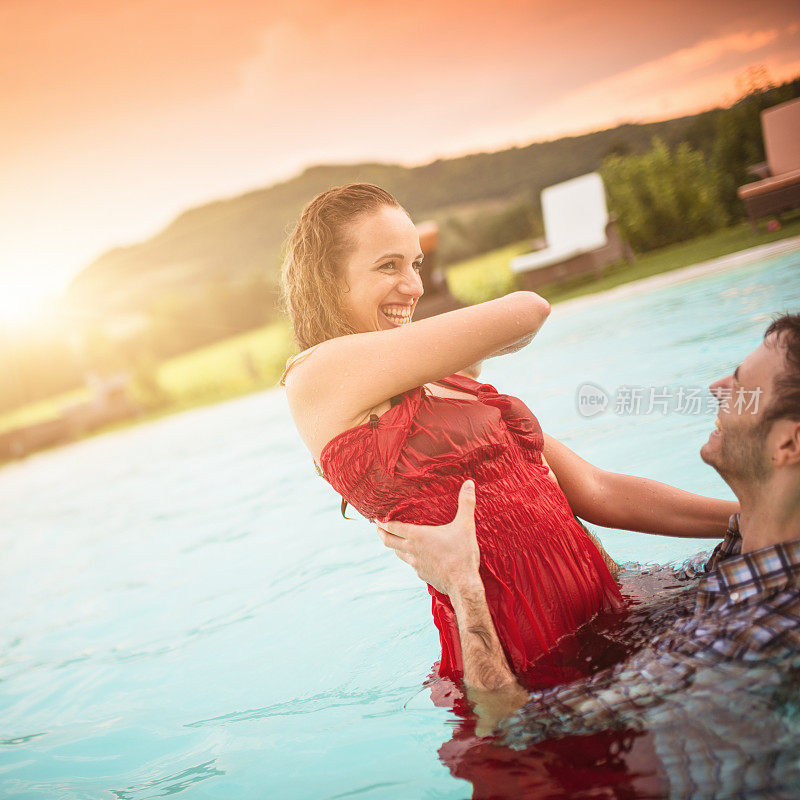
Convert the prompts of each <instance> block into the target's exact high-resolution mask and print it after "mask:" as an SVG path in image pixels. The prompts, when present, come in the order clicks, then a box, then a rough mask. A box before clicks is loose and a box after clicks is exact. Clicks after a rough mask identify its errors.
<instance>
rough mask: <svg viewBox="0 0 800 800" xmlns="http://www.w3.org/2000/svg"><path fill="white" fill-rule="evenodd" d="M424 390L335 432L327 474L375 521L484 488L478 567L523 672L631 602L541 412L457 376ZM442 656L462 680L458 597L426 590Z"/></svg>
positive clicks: (427, 520) (415, 516)
mask: <svg viewBox="0 0 800 800" xmlns="http://www.w3.org/2000/svg"><path fill="white" fill-rule="evenodd" d="M438 383H439V384H441V385H443V386H446V387H449V388H452V389H456V390H458V391H460V392H465V393H467V394H469V395H472V396H473V397H474V399H472V398H470V397H465V398H460V397H459V398H453V397H441V396H437V395H433V394H431V393H430V392H429V391H427V390H426V389H425V387H418V388H416V389H412V390H411V391H409V392H406V393H404V394H403V395H400V397H399V398H398V402H397V404H396V405H393V406H392V407H391V408H390V409H389V410H388V411H386V412H385V413H384V414H382V415H381V416H380V417H378V416H376V415H372V417H371V419H370V421H369V422H367V423H365V424H364V425H359V426H358V427H355V428H351V429H349V430H347V431H345V432H344V433H341V434H339V435H338V436H336V437H334V438H333V439H332V440H331V441H330V442H329V443H328V444H327V445H326V446H325V448H324V449H323V451H322V453H321V455H320V467H321V469H322V474H323V475H324V477H325V479H326V480H327V481H328V482H329V483H330V484H331V486H333V488H334V489H335V490H336V491H337V492H338V493H339V494H340V495H341V496H342V497H343V498H344V499H345V500H347V502H348V503H350V504H351V505H352V506H353V507H354V508H355V509H356V510H357V511H358V512H359V513H361V514H362V515H363V516H365V517H367V518H369V519H376V520H378V521H388V520H399V521H401V522H411V523H415V524H419V525H442V524H445V523H447V522H450V521H451V520H452V519H453V517H454V516H455V513H456V509H457V507H458V493H459V489H460V488H461V484H462V483H463V482H464V481H465V480H466V479H467V478H472V479H474V481H475V484H476V498H477V503H476V509H475V523H476V532H477V539H478V546H479V548H480V555H481V564H480V574H481V578H482V580H483V585H484V587H485V590H486V600H487V604H488V606H489V611H490V613H491V616H492V620H493V621H494V625H495V628H496V629H497V634H498V637H499V639H500V642H501V644H502V646H503V649H504V651H505V654H506V656H507V658H508V661H509V663H510V665H511V666H512V668H513V670H514V672H515V673H517V674H518V675H519V674H524V673H525V672H526V671H527V670H529V669H530V668H531V667H533V666H534V662H535V661H536V660H537V659H539V658H540V657H541V656H542V655H543V654H545V653H547V652H548V651H550V650H551V649H552V648H553V647H554V646H555V645H556V644H557V642H558V641H559V639H561V638H562V637H564V636H566V635H567V634H570V633H573V632H574V631H575V630H576V629H577V628H579V627H580V626H581V625H582V624H584V623H585V622H587V621H588V620H590V619H591V618H592V617H593V616H594V615H595V614H597V613H598V612H600V611H603V610H615V609H617V608H619V607H620V606H621V605H622V600H621V596H620V592H619V588H618V586H617V584H616V582H615V581H614V579H613V577H612V576H611V573H610V572H609V571H608V568H607V567H606V565H605V563H604V561H603V558H602V556H601V555H600V553H599V552H598V550H597V548H596V547H595V546H594V544H593V543H592V541H591V540H590V539H589V537H588V535H587V534H586V532H585V531H584V530H583V528H582V527H581V525H580V524H579V523H578V522H577V520H576V519H575V517H574V516H573V514H572V512H571V510H570V507H569V504H568V503H567V499H566V497H565V496H564V493H563V492H562V491H561V488H560V487H559V486H558V484H557V483H556V482H555V481H554V480H553V479H552V478H551V477H550V475H549V471H548V468H547V467H546V466H545V464H544V463H543V461H542V447H543V444H544V438H543V435H542V429H541V427H540V425H539V422H538V420H537V419H536V417H535V416H534V415H533V413H532V412H531V411H530V409H528V407H527V406H526V405H525V404H524V403H523V402H522V401H521V400H519V399H518V398H516V397H512V396H510V395H504V394H499V393H498V392H497V390H496V389H495V388H494V387H493V386H490V385H489V384H485V383H478V382H477V381H474V380H472V379H471V378H467V377H465V376H462V375H452V376H450V377H449V378H447V379H444V380H442V381H439V382H438ZM428 589H429V592H430V594H431V597H432V610H433V619H434V622H435V624H436V627H437V629H438V631H439V638H440V641H441V646H442V657H441V661H440V663H439V674H440V675H441V676H443V677H447V678H451V679H453V680H459V679H461V678H462V676H463V665H462V658H461V645H460V640H459V634H458V626H457V624H456V618H455V614H454V612H453V607H452V605H451V603H450V600H449V598H448V597H447V596H446V595H444V594H441V593H440V592H438V591H436V590H435V589H434V588H433V587H430V586H429V587H428Z"/></svg>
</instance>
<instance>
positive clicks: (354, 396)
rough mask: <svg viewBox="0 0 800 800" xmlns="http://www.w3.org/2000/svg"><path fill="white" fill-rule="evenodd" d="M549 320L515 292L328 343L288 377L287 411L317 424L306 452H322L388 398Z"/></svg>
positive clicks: (536, 299) (539, 301) (540, 304)
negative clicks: (339, 435) (297, 411)
mask: <svg viewBox="0 0 800 800" xmlns="http://www.w3.org/2000/svg"><path fill="white" fill-rule="evenodd" d="M549 313H550V304H549V303H548V302H547V301H546V300H545V299H544V298H542V297H540V296H539V295H537V294H535V293H533V292H512V293H511V294H509V295H506V296H505V297H501V298H499V299H497V300H490V301H489V302H487V303H480V304H478V305H475V306H470V307H468V308H461V309H458V310H456V311H450V312H448V313H446V314H440V315H438V316H435V317H430V318H429V319H424V320H420V321H419V322H411V323H409V324H407V325H403V326H402V327H399V328H394V329H392V330H387V331H375V332H373V333H358V334H353V335H351V336H340V337H337V338H335V339H330V340H329V341H327V342H323V343H322V344H321V345H320V346H319V347H318V348H317V350H316V351H315V352H314V354H313V355H312V356H311V357H309V358H307V359H306V360H305V361H304V362H303V363H302V364H298V365H297V366H296V367H295V368H294V369H292V371H291V372H290V373H289V375H288V377H287V379H286V391H287V396H288V399H289V404H290V407H291V408H292V410H293V413H294V411H295V409H302V410H301V414H302V417H303V419H305V420H313V421H314V425H313V438H314V440H315V442H314V443H311V444H312V445H313V444H315V443H316V444H318V445H319V447H321V446H322V445H323V444H324V443H325V442H327V441H328V439H330V438H331V437H332V436H334V435H335V434H336V433H339V432H341V431H343V430H346V429H347V428H350V427H352V426H353V424H355V423H356V422H357V421H358V420H360V419H363V416H364V413H365V412H366V411H368V410H369V409H371V408H375V407H376V406H378V405H380V404H381V403H383V402H385V401H387V400H388V399H389V398H390V397H394V396H395V395H398V394H400V393H402V392H405V391H408V390H409V389H412V388H414V387H416V386H422V385H423V384H425V383H428V382H430V381H435V380H439V379H440V378H444V377H446V376H448V375H452V374H453V373H454V372H457V371H458V370H460V369H463V368H464V367H466V366H468V365H469V364H474V363H475V362H476V361H480V360H481V359H484V358H486V357H488V356H490V355H492V354H494V353H496V352H497V351H500V350H503V349H504V348H508V347H510V346H513V345H514V344H515V343H516V342H519V341H520V340H521V339H525V338H526V337H528V338H529V337H531V336H532V335H533V334H535V333H536V332H537V331H538V330H539V328H541V326H542V325H543V324H544V322H545V320H546V319H547V316H548V314H549ZM296 419H297V417H296ZM298 421H299V420H298ZM298 427H301V426H300V425H298ZM309 427H310V426H309ZM302 432H303V431H302V430H301V433H302ZM320 442H321V444H320ZM307 443H308V442H307ZM314 449H315V448H314V447H313V446H312V451H313V450H314ZM317 449H319V448H317Z"/></svg>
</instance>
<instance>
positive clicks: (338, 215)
mask: <svg viewBox="0 0 800 800" xmlns="http://www.w3.org/2000/svg"><path fill="white" fill-rule="evenodd" d="M386 206H388V207H390V208H400V209H403V207H402V206H401V205H400V203H398V202H397V200H395V199H394V197H392V195H390V194H389V192H387V191H386V190H385V189H381V188H380V187H379V186H373V185H372V184H370V183H351V184H348V185H347V186H336V187H334V188H333V189H328V191H326V192H323V193H322V194H319V195H317V196H316V197H315V198H314V199H313V200H312V201H311V202H310V203H309V204H308V205H307V206H306V207H305V208H304V209H303V213H302V214H301V215H300V219H298V220H297V224H296V225H295V227H294V230H293V231H292V234H291V236H290V237H289V241H288V243H287V245H286V255H285V257H284V260H283V269H282V272H281V294H282V296H283V302H284V307H285V308H286V311H287V312H288V314H289V319H290V320H291V323H292V327H293V328H294V336H295V339H296V340H297V344H298V345H299V346H300V350H307V349H308V348H309V347H313V346H314V345H316V344H319V343H320V342H324V341H327V340H328V339H333V338H334V337H335V336H343V335H345V334H348V333H355V332H356V331H355V330H354V328H353V327H352V325H351V324H350V323H349V322H348V320H347V318H346V316H345V314H344V312H343V311H342V283H341V280H340V275H341V270H342V266H343V263H344V258H345V255H346V254H347V252H348V251H349V250H350V249H351V248H352V247H353V245H354V243H353V241H352V240H351V238H350V236H349V230H350V227H351V226H352V225H353V223H354V222H356V221H358V219H359V217H361V216H363V215H364V214H370V213H374V212H376V211H378V210H380V209H381V208H384V207H386ZM403 210H404V211H405V209H403Z"/></svg>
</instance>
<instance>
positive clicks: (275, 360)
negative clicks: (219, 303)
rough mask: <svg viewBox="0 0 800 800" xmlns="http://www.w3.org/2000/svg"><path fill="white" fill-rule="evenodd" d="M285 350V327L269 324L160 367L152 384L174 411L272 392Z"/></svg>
mask: <svg viewBox="0 0 800 800" xmlns="http://www.w3.org/2000/svg"><path fill="white" fill-rule="evenodd" d="M291 348H292V335H291V331H290V329H289V325H288V323H286V322H283V321H281V322H274V323H272V324H271V325H267V326H266V327H264V328H258V329H256V330H254V331H249V332H248V333H243V334H240V335H239V336H233V337H231V338H230V339H224V340H223V341H221V342H217V343H215V344H212V345H208V346H207V347H203V348H201V349H199V350H194V351H193V352H190V353H185V354H183V355H180V356H177V357H175V358H172V359H170V360H169V361H165V362H164V363H163V364H162V365H161V366H160V368H159V371H158V382H159V384H160V385H161V387H162V389H163V390H164V392H165V393H166V395H167V397H168V398H169V404H170V405H173V406H176V407H179V408H186V407H189V406H193V405H197V404H198V403H208V402H212V401H215V400H224V399H226V398H229V397H235V396H236V395H240V394H245V393H246V392H251V391H253V390H255V389H262V388H266V387H268V386H274V385H275V384H276V383H277V382H278V379H279V378H280V376H281V373H282V372H283V368H284V366H285V365H286V359H287V358H288V357H289V355H290V353H291Z"/></svg>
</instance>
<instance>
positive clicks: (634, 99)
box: [526, 29, 785, 135]
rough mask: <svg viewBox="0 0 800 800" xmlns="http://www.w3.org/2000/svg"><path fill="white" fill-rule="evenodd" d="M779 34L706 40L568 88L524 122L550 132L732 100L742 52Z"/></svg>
mask: <svg viewBox="0 0 800 800" xmlns="http://www.w3.org/2000/svg"><path fill="white" fill-rule="evenodd" d="M779 36H780V34H779V32H778V31H777V30H772V29H770V30H758V31H751V32H746V31H741V32H737V33H732V34H728V35H725V36H719V37H714V38H709V39H705V40H703V41H700V42H698V43H697V44H695V45H692V46H691V47H686V48H682V49H680V50H676V51H675V52H673V53H670V54H668V55H666V56H663V57H661V58H657V59H653V60H652V61H647V62H645V63H643V64H639V65H638V66H635V67H633V68H631V69H628V70H624V71H623V72H619V73H617V74H616V75H612V76H610V77H608V78H604V79H603V80H600V81H595V82H593V83H589V84H586V85H584V86H582V87H580V88H578V89H576V90H574V91H572V92H568V93H566V94H565V95H563V96H562V97H560V98H558V99H557V100H555V101H554V102H552V103H548V104H546V105H544V106H542V107H541V108H540V109H539V110H538V111H537V112H536V114H535V115H532V116H530V117H529V118H528V119H527V120H526V124H527V125H528V126H529V130H530V129H536V130H539V131H542V132H543V134H545V135H554V134H557V133H561V132H564V131H565V130H588V129H589V128H594V129H596V128H597V127H599V126H601V125H602V126H605V125H612V124H615V123H617V122H622V121H633V120H646V119H654V118H658V117H666V116H669V115H672V114H677V113H691V112H692V111H697V110H700V109H701V108H706V107H708V106H709V105H710V103H712V102H714V101H715V100H716V102H718V103H720V104H725V103H730V102H733V101H734V100H735V96H734V89H735V77H736V75H737V74H739V73H741V71H742V68H743V65H742V61H741V56H742V54H750V53H753V54H755V53H757V52H758V51H761V50H762V49H763V48H765V47H767V45H771V44H773V43H774V42H775V41H776V40H777V39H778V38H779ZM762 55H764V54H762ZM763 61H764V63H765V64H766V66H768V67H770V66H773V67H777V68H778V70H779V71H780V72H781V73H782V74H781V76H775V77H783V76H784V75H785V70H784V69H782V68H781V67H783V66H784V65H777V64H775V63H774V61H773V60H772V59H771V58H766V57H765V58H763ZM611 109H613V112H612V111H611ZM545 132H546V133H545Z"/></svg>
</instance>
